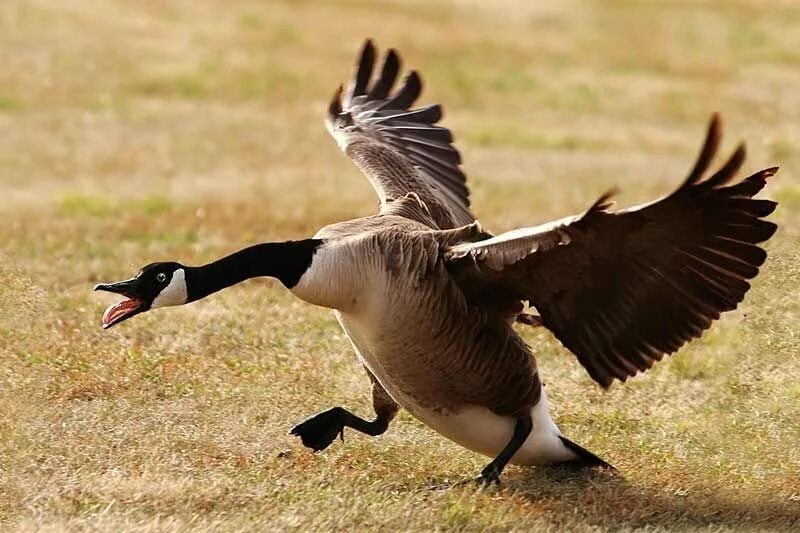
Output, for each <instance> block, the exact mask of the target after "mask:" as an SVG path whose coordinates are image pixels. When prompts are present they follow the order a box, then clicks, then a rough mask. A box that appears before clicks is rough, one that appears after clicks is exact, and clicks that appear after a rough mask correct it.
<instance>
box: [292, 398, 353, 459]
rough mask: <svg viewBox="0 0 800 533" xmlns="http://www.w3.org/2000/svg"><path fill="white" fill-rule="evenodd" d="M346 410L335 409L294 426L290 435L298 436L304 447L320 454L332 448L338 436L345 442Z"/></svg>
mask: <svg viewBox="0 0 800 533" xmlns="http://www.w3.org/2000/svg"><path fill="white" fill-rule="evenodd" d="M343 412H344V409H342V408H341V407H333V408H331V409H328V410H327V411H323V412H321V413H318V414H316V415H313V416H310V417H308V418H307V419H305V420H303V421H302V422H300V423H299V424H297V425H296V426H294V427H293V428H292V429H291V430H290V431H289V433H291V434H292V435H297V436H298V437H300V439H301V440H302V441H303V445H304V446H306V447H308V448H311V449H312V450H314V451H315V452H319V451H322V450H324V449H325V448H327V447H328V446H330V444H331V443H332V442H333V440H334V439H335V438H336V436H337V435H339V436H340V437H341V439H342V440H344V417H343Z"/></svg>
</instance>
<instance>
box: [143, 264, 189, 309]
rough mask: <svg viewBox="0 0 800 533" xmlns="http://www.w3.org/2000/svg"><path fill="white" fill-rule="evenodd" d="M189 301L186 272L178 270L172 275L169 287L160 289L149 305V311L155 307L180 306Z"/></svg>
mask: <svg viewBox="0 0 800 533" xmlns="http://www.w3.org/2000/svg"><path fill="white" fill-rule="evenodd" d="M188 299H189V293H188V291H187V290H186V272H184V270H183V269H182V268H179V269H178V270H176V271H175V272H174V273H173V274H172V279H171V280H170V281H169V285H167V286H166V287H164V288H163V289H161V292H159V293H158V296H156V297H155V299H154V300H153V303H152V304H150V308H151V309H155V308H156V307H167V306H170V305H182V304H185V303H186V301H187V300H188Z"/></svg>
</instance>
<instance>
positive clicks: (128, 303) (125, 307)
mask: <svg viewBox="0 0 800 533" xmlns="http://www.w3.org/2000/svg"><path fill="white" fill-rule="evenodd" d="M140 305H141V302H139V300H136V299H134V298H129V299H127V300H122V301H121V302H117V303H115V304H114V305H110V306H109V307H108V309H106V312H105V313H103V328H107V327H109V326H112V325H113V324H114V323H115V322H116V321H117V320H119V319H120V318H122V317H124V316H125V315H127V314H128V313H131V312H133V311H136V310H137V309H138V308H139V306H140Z"/></svg>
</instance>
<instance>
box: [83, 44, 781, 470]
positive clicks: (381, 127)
mask: <svg viewBox="0 0 800 533" xmlns="http://www.w3.org/2000/svg"><path fill="white" fill-rule="evenodd" d="M374 64H375V49H374V48H373V45H372V43H371V42H370V41H367V42H366V44H365V45H364V47H363V50H362V52H361V55H360V59H359V61H358V63H357V66H356V69H355V75H354V78H353V80H352V81H351V83H350V84H349V87H348V88H347V90H346V91H343V89H342V88H341V87H340V88H339V90H338V91H337V92H336V94H335V96H334V98H333V101H332V102H331V104H330V108H329V112H328V116H327V121H326V124H327V127H328V130H329V131H330V133H331V134H332V135H333V137H334V138H335V139H336V141H337V143H338V145H339V146H340V148H341V149H342V150H344V152H345V153H346V154H347V155H348V156H349V157H350V158H351V159H352V160H353V161H354V162H355V164H356V165H357V166H358V167H359V168H360V169H361V170H362V172H363V173H364V174H365V175H366V176H367V177H368V178H369V180H370V181H371V183H372V185H373V187H374V188H375V190H376V192H377V194H378V197H379V198H380V211H379V213H378V214H376V215H373V216H368V217H364V218H358V219H355V220H350V221H346V222H340V223H336V224H332V225H330V226H327V227H324V228H322V229H321V230H319V232H317V234H316V235H314V237H312V238H310V239H305V240H301V241H288V242H279V243H265V244H258V245H256V246H252V247H249V248H245V249H243V250H241V251H239V252H236V253H234V254H232V255H229V256H227V257H224V258H222V259H219V260H218V261H214V262H212V263H209V264H207V265H204V266H200V267H188V266H184V265H181V264H179V263H154V264H151V265H148V266H146V267H144V268H143V269H142V270H141V271H140V272H139V274H138V275H137V276H136V277H134V278H132V279H130V280H127V281H122V282H118V283H113V284H103V285H97V287H96V289H98V290H104V291H110V292H115V293H119V294H121V295H123V296H125V299H124V300H123V301H122V302H120V303H117V304H115V305H112V306H111V307H109V308H108V310H106V312H105V314H104V316H103V327H111V326H113V325H115V324H118V323H120V322H122V321H123V320H126V319H128V318H130V317H132V316H134V315H136V314H138V313H141V312H143V311H146V310H148V309H151V308H156V307H163V306H170V305H181V304H185V303H187V302H191V301H194V300H198V299H200V298H203V297H205V296H208V295H209V294H211V293H213V292H215V291H218V290H220V289H223V288H225V287H228V286H230V285H233V284H235V283H239V282H240V281H243V280H245V279H248V278H252V277H256V276H272V277H276V278H278V279H279V280H280V281H281V282H282V283H283V284H284V285H285V286H286V287H287V288H289V289H290V290H291V291H292V292H293V293H294V294H295V295H297V296H298V297H299V298H301V299H303V300H305V301H307V302H310V303H313V304H316V305H320V306H325V307H329V308H332V309H333V310H334V313H335V314H336V316H337V318H338V320H339V322H340V323H341V325H342V328H343V329H344V331H345V332H346V334H347V335H348V337H349V338H350V340H351V341H352V344H353V346H354V348H355V351H356V354H357V355H358V357H359V359H360V361H361V362H362V364H363V365H364V367H365V369H366V371H367V374H368V376H369V378H370V380H371V381H372V396H373V405H374V411H375V418H374V419H372V420H365V419H362V418H360V417H358V416H356V415H354V414H352V413H351V412H349V411H347V410H346V409H344V408H342V407H334V408H332V409H328V410H326V411H323V412H321V413H319V414H316V415H314V416H312V417H310V418H308V419H306V420H305V421H303V422H301V423H299V424H298V425H296V426H295V427H294V428H292V430H291V433H293V434H294V435H297V436H299V437H300V438H301V439H302V442H303V444H304V445H306V446H307V447H309V448H312V449H313V450H316V451H318V450H322V449H324V448H326V447H327V446H328V445H329V444H331V442H332V441H333V440H334V439H335V438H336V436H337V435H341V434H342V433H343V431H344V428H345V427H349V428H352V429H355V430H357V431H360V432H362V433H365V434H368V435H380V434H382V433H383V432H385V431H386V429H387V427H388V425H389V423H390V421H391V420H392V419H393V418H394V417H395V415H396V414H397V411H398V409H399V408H400V407H402V408H405V409H407V410H408V411H409V412H411V414H412V415H414V416H415V417H417V418H418V419H420V420H421V421H423V422H424V423H425V424H427V425H428V426H430V427H431V428H433V429H434V430H436V431H438V432H439V433H441V434H442V435H444V436H446V437H447V438H449V439H451V440H453V441H455V442H456V443H458V444H460V445H462V446H464V447H466V448H468V449H470V450H474V451H476V452H479V453H482V454H485V455H488V456H490V457H493V458H494V459H493V460H492V461H491V462H490V463H489V464H488V466H487V467H486V468H485V469H484V470H483V471H482V472H481V474H480V476H479V477H478V480H480V481H482V482H490V481H497V480H498V479H499V476H500V474H501V472H502V471H503V469H504V467H505V466H506V465H507V464H508V463H509V462H511V463H515V464H521V465H530V464H549V463H561V462H573V463H577V464H583V465H599V466H609V465H608V464H607V463H606V462H605V461H603V460H602V459H600V458H599V457H597V456H596V455H594V454H592V453H590V452H588V451H586V450H584V449H583V448H581V447H580V446H578V445H577V444H574V443H572V442H571V441H569V440H568V439H566V438H564V437H563V436H561V433H560V431H559V429H558V427H557V426H556V424H555V423H554V422H553V420H552V419H551V417H550V415H549V413H548V405H547V395H546V393H545V389H544V388H543V385H542V381H541V379H540V376H539V372H538V370H537V367H536V363H535V360H534V358H533V357H532V353H531V351H530V349H529V347H528V346H527V345H526V344H525V342H523V340H522V339H521V337H520V336H519V335H518V334H517V333H516V332H515V331H514V329H513V328H512V323H513V322H514V321H515V320H519V321H523V322H526V323H530V324H534V325H538V324H541V325H543V326H544V327H546V328H548V329H549V330H550V331H551V332H552V333H553V334H554V335H555V336H556V337H557V338H558V339H559V340H560V341H561V342H562V344H563V345H564V346H565V347H566V348H567V349H569V350H570V351H571V352H572V353H573V354H575V355H576V356H577V358H578V361H579V362H580V363H581V364H582V365H583V366H584V367H585V368H586V370H587V371H588V372H589V375H590V376H591V377H592V378H593V379H594V380H595V381H597V382H598V383H599V384H600V385H601V386H602V387H608V386H610V385H611V383H612V381H613V380H614V379H618V380H620V381H625V380H626V379H627V378H628V377H631V376H634V375H635V374H637V373H639V372H641V371H645V370H647V369H648V368H650V367H651V366H652V365H653V364H654V363H655V362H656V361H659V360H661V359H662V358H663V357H664V355H665V354H671V353H673V352H675V351H676V350H678V349H679V348H680V347H681V346H682V345H683V344H684V343H686V342H687V341H689V340H690V339H692V338H696V337H699V336H700V335H701V334H702V333H703V331H704V330H705V329H707V328H708V327H709V326H710V325H711V323H712V321H713V320H715V319H717V318H719V316H720V313H722V312H723V311H729V310H731V309H734V308H735V307H736V306H737V304H738V303H739V302H740V301H741V300H742V298H743V297H744V295H745V293H746V292H747V290H748V289H749V288H750V285H749V284H748V282H747V281H746V280H747V279H750V278H753V277H754V276H756V274H758V268H759V266H761V265H762V264H763V263H764V260H765V258H766V253H765V252H764V250H763V249H761V248H760V247H758V246H756V244H757V243H760V242H763V241H765V240H767V239H768V238H770V237H771V236H772V234H773V233H774V232H775V229H776V225H775V224H773V223H771V222H767V221H764V220H762V218H764V217H766V216H767V215H769V214H770V213H772V211H773V210H774V209H775V207H776V203H775V202H772V201H769V200H756V199H753V196H754V195H755V194H756V193H757V192H758V191H760V190H761V189H762V188H763V187H764V185H765V183H766V179H767V178H768V177H770V176H772V175H773V174H774V173H775V172H776V170H777V168H768V169H765V170H761V171H759V172H757V173H755V174H753V175H752V176H750V177H748V178H746V179H744V180H735V175H736V173H737V171H738V170H739V168H740V166H741V165H742V162H743V161H744V157H745V152H744V147H743V146H740V147H739V148H737V150H736V151H735V152H734V153H733V155H732V157H731V158H730V159H729V160H728V161H727V162H726V163H725V164H724V165H722V167H721V168H720V169H719V170H718V171H717V172H715V173H714V174H712V175H711V176H710V177H708V178H705V179H704V176H705V175H706V173H707V171H708V169H709V165H710V164H711V161H712V159H713V157H714V155H715V153H716V151H717V148H718V145H719V143H720V121H719V119H718V117H717V116H714V117H713V118H712V120H711V124H710V127H709V129H708V134H707V137H706V140H705V143H704V145H703V147H702V150H701V151H700V155H699V157H698V160H697V162H696V164H695V166H694V168H693V169H692V170H691V171H690V172H689V175H688V177H687V178H686V179H685V180H684V181H683V182H682V183H681V185H680V186H679V187H678V188H677V190H675V191H674V192H672V193H671V194H668V195H666V196H664V197H663V198H661V199H659V200H657V201H655V202H652V203H649V204H646V205H642V206H638V207H634V208H630V209H625V210H619V211H612V209H611V206H612V204H611V202H610V197H611V194H605V195H603V196H602V197H601V198H600V199H598V200H597V201H596V202H595V203H594V204H593V205H592V206H591V207H589V209H588V210H587V211H586V212H585V213H583V214H582V215H578V216H574V217H569V218H564V219H561V220H557V221H555V222H551V223H549V224H544V225H542V226H537V227H532V228H524V229H518V230H514V231H509V232H507V233H504V234H501V235H498V236H496V237H494V236H491V235H490V234H488V233H486V232H485V231H484V230H483V229H481V227H480V225H479V224H478V223H477V222H476V221H475V218H474V217H473V215H472V213H471V211H470V204H469V190H468V189H467V186H466V182H465V176H464V174H463V173H462V171H461V169H460V168H459V166H460V163H461V158H460V156H459V153H458V151H457V150H456V149H455V148H454V147H453V145H452V140H453V138H452V135H451V133H450V131H449V130H448V129H446V128H443V127H441V126H437V125H435V124H436V123H437V122H438V121H439V119H440V118H441V114H442V113H441V108H440V107H439V106H438V105H430V106H427V107H422V108H418V109H411V106H412V104H413V103H414V102H415V101H416V99H417V97H418V96H419V94H420V92H421V88H422V84H421V81H420V77H419V76H418V74H417V73H416V72H413V71H412V72H411V73H409V74H408V76H407V77H406V78H405V81H404V82H403V83H402V84H401V85H400V87H399V88H398V89H397V90H396V91H393V90H392V89H393V86H394V84H395V81H396V79H397V76H398V73H399V71H400V59H399V57H398V55H397V53H396V52H395V51H394V50H390V51H389V52H388V53H387V54H386V56H385V59H384V61H383V64H382V67H381V71H380V73H379V74H378V75H377V76H376V79H375V80H374V82H371V80H372V78H373V76H372V71H373V67H374ZM525 302H528V303H529V304H530V305H531V306H533V307H535V308H536V310H537V312H538V313H539V316H536V315H529V314H525V313H524V312H523V311H524V305H523V304H524V303H525Z"/></svg>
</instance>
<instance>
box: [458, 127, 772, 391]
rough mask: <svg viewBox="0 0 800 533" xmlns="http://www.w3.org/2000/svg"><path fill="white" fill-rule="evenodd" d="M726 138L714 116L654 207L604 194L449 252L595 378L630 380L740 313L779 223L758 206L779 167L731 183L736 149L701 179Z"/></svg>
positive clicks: (739, 153)
mask: <svg viewBox="0 0 800 533" xmlns="http://www.w3.org/2000/svg"><path fill="white" fill-rule="evenodd" d="M719 142H720V122H719V118H718V117H717V116H716V115H715V116H714V117H713V119H712V121H711V125H710V127H709V130H708V135H707V138H706V142H705V144H704V145H703V148H702V150H701V152H700V156H699V157H698V160H697V163H696V164H695V166H694V168H693V169H692V171H691V172H690V173H689V176H688V177H687V178H686V180H685V181H684V182H683V184H682V185H681V186H680V187H679V188H678V189H677V190H676V191H674V192H673V193H672V194H669V195H667V196H665V197H664V198H661V199H660V200H657V201H655V202H653V203H650V204H647V205H643V206H639V207H635V208H631V209H626V210H621V211H617V212H612V210H611V205H612V204H611V202H610V197H611V194H606V195H604V196H603V197H601V198H600V199H599V200H598V201H597V202H595V204H594V205H593V206H592V207H591V208H589V210H588V211H587V212H586V213H585V214H583V215H582V216H578V217H570V218H567V219H562V220H559V221H556V222H553V223H550V224H547V225H544V226H539V227H536V228H527V229H522V230H515V231H512V232H509V233H506V234H502V235H499V236H497V237H493V238H491V239H487V240H484V241H480V242H476V243H463V244H459V245H456V246H453V247H451V248H450V249H449V250H448V251H447V253H446V258H447V260H448V261H449V262H450V268H451V270H452V271H453V272H454V274H456V278H457V279H460V280H462V282H464V283H469V284H472V286H474V285H476V284H477V285H481V284H482V285H483V286H486V287H488V289H489V290H490V291H493V292H495V293H503V294H506V295H507V296H508V297H509V298H512V299H514V298H516V299H519V300H527V301H529V302H530V303H531V304H533V305H534V306H535V307H536V308H537V310H538V311H539V313H540V314H541V316H542V322H543V324H544V325H545V326H546V327H548V328H549V329H550V330H552V331H553V333H554V334H555V336H556V337H557V338H558V339H559V340H560V341H561V342H562V343H563V344H564V346H566V347H567V348H568V349H569V350H570V351H572V352H573V353H574V354H575V355H576V356H577V357H578V360H579V361H580V363H581V364H582V365H583V366H584V367H585V368H586V369H587V371H588V372H589V374H590V375H591V377H592V378H593V379H595V380H596V381H597V382H598V383H600V384H601V385H602V386H604V387H608V386H609V385H610V384H611V382H612V381H613V380H614V379H615V378H616V379H619V380H622V381H624V380H626V379H627V378H628V377H630V376H633V375H635V374H636V373H637V372H639V371H643V370H646V369H648V368H650V367H651V366H652V365H653V364H654V363H655V362H656V361H658V360H660V359H662V358H663V356H664V354H670V353H672V352H675V351H676V350H678V349H679V348H680V347H681V346H682V345H683V344H684V343H686V342H687V341H688V340H690V339H692V338H695V337H698V336H700V335H701V334H702V332H703V331H704V330H706V329H707V328H708V327H709V326H710V325H711V323H712V321H714V320H716V319H717V318H719V316H720V313H722V312H725V311H729V310H732V309H734V308H736V306H737V305H738V303H739V302H741V301H742V299H743V298H744V295H745V293H746V292H747V291H748V289H749V288H750V284H749V283H748V281H747V280H748V279H751V278H753V277H754V276H756V275H757V274H758V271H759V267H760V266H761V265H762V264H763V263H764V260H765V259H766V252H765V251H764V250H763V249H762V248H760V247H759V246H758V243H761V242H763V241H766V240H767V239H769V238H770V237H771V236H772V234H773V233H774V232H775V230H776V225H775V224H773V223H771V222H768V221H765V220H762V219H763V218H764V217H766V216H767V215H769V214H770V213H772V211H774V210H775V207H776V205H777V204H776V203H775V202H772V201H770V200H758V199H754V198H753V195H755V194H756V193H757V192H758V191H760V190H761V189H762V188H763V187H764V185H765V184H766V180H767V178H768V177H770V176H772V175H773V174H774V173H775V172H776V171H777V168H768V169H764V170H761V171H760V172H756V173H755V174H753V175H752V176H750V177H748V178H746V179H744V180H742V181H738V182H736V181H735V179H734V178H735V176H736V173H737V171H738V170H739V168H740V167H741V165H742V163H743V162H744V158H745V151H744V147H743V146H740V147H739V148H738V149H737V150H736V151H735V152H734V154H733V155H732V156H731V158H730V159H729V160H728V161H727V162H726V163H725V164H724V165H723V166H722V167H721V168H720V169H719V170H718V171H717V172H716V173H714V174H713V175H711V176H710V177H709V178H707V179H705V180H703V179H702V178H703V176H704V175H705V174H706V171H707V170H708V168H709V165H710V163H711V160H712V159H713V157H714V155H715V153H716V151H717V148H718V146H719Z"/></svg>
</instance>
